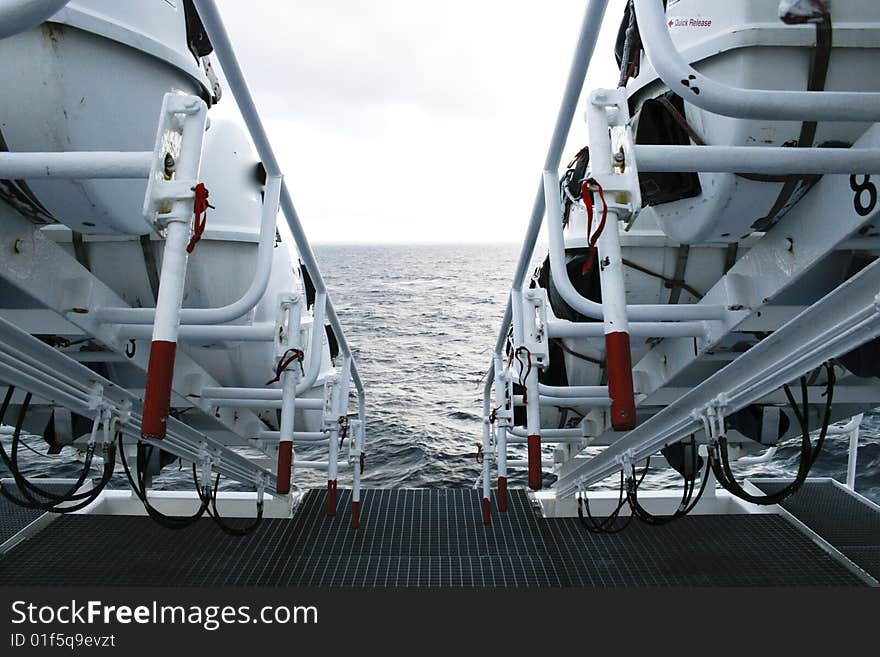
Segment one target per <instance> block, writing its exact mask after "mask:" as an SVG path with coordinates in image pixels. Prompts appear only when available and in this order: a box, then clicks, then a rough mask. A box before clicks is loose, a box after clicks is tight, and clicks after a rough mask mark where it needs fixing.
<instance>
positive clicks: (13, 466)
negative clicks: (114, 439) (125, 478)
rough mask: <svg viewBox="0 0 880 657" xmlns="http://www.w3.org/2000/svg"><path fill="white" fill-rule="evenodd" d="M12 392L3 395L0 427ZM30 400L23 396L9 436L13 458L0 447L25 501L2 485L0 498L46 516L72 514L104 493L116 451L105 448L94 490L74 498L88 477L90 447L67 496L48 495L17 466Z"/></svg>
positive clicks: (90, 458)
mask: <svg viewBox="0 0 880 657" xmlns="http://www.w3.org/2000/svg"><path fill="white" fill-rule="evenodd" d="M14 391H15V389H14V387H12V386H10V387H9V389H8V390H7V392H6V397H5V399H4V400H3V405H2V407H0V423H2V421H3V418H4V417H5V416H6V411H7V410H8V408H9V404H10V402H11V400H12V395H13V393H14ZM31 399H32V394H31V393H27V394H26V395H25V398H24V401H23V402H22V405H21V408H20V409H19V413H18V419H17V421H16V424H15V430H14V432H13V435H12V458H10V457H9V455H8V454H7V453H6V450H5V449H4V448H3V445H2V444H0V457H2V459H3V462H4V463H5V464H6V466H7V467H8V468H9V470H10V472H11V473H12V476H13V479H14V481H15V483H16V485H17V487H18V490H19V491H20V493H21V494H22V495H23V496H24V499H21V498H18V497H16V496H15V495H13V494H12V493H10V492H9V491H8V490H7V489H6V488H4V487H3V486H2V485H0V494H2V495H3V497H5V498H6V499H8V500H9V501H10V502H12V503H14V504H17V505H19V506H23V507H26V508H31V509H37V510H40V511H45V512H47V513H73V512H74V511H79V510H81V509H84V508H85V507H87V506H89V505H90V504H92V502H94V501H95V500H97V499H98V496H99V495H100V494H101V492H102V491H103V489H104V488H105V487H106V486H107V484H108V483H109V481H110V479H111V478H112V476H113V470H114V468H115V464H116V452H115V448H113V446H112V445H111V446H110V447H109V448H107V447H106V446H105V451H104V472H103V474H102V477H101V480H100V482H99V483H98V485H97V486H95V487H93V488H92V489H90V490H88V491H85V492H83V493H76V494H75V492H76V491H77V490H79V488H80V487H81V486H82V485H83V483H84V482H85V480H86V477H87V476H88V473H89V472H90V470H91V463H92V454H93V453H94V446H91V445H90V448H89V450H88V452H87V456H86V462H85V466H84V468H83V470H82V473H81V475H80V477H79V479H78V480H77V482H76V483H75V484H74V485H73V486H72V487H71V488H70V489H68V491H67V493H66V494H61V495H58V494H56V493H50V492H49V491H46V490H43V489H42V488H40V487H38V486H36V485H34V484H33V483H32V482H30V481H29V480H28V479H27V478H26V477H25V476H24V475H23V474H22V473H21V470H20V468H19V466H18V444H19V441H20V439H21V430H22V426H23V424H24V419H25V417H26V415H27V410H28V408H29V407H30V402H31ZM35 495H41V496H43V497H45V498H47V499H49V500H52V501H49V502H47V501H44V500H41V499H38V498H37V497H35ZM71 502H78V504H70V503H71ZM62 504H68V506H61V505H62Z"/></svg>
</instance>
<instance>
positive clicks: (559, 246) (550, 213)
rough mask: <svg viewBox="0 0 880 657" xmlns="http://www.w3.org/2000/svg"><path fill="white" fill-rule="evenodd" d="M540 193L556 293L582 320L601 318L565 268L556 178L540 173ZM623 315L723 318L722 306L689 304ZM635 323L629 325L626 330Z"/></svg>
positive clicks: (612, 220)
mask: <svg viewBox="0 0 880 657" xmlns="http://www.w3.org/2000/svg"><path fill="white" fill-rule="evenodd" d="M544 193H545V196H546V199H547V201H546V202H547V238H548V241H549V242H550V272H551V274H552V275H553V284H554V286H555V287H556V291H557V292H559V295H560V296H561V297H562V299H563V300H564V301H565V303H567V304H568V305H569V306H570V307H571V308H573V309H574V310H576V311H577V312H579V313H580V314H581V315H584V316H585V317H590V318H592V319H597V320H601V319H603V312H602V304H601V303H597V302H595V301H592V300H591V299H587V298H586V297H584V296H581V293H580V292H578V291H577V290H576V289H575V287H574V285H573V284H572V282H571V279H569V277H568V270H567V269H566V268H565V237H564V235H563V227H562V205H561V203H560V201H559V176H558V174H557V173H555V172H554V171H544ZM608 222H609V225H608V226H607V228H606V229H605V230H617V217H616V215H615V213H614V212H611V211H610V210H609V212H608ZM626 312H627V316H628V317H629V318H630V319H631V320H648V321H664V320H667V321H675V320H710V319H723V318H724V317H725V316H726V315H727V309H726V308H725V307H724V306H709V305H703V304H699V303H693V304H672V305H671V304H640V305H628V306H627V307H626ZM634 325H635V324H634V323H633V322H631V323H630V328H632V327H633V326H634Z"/></svg>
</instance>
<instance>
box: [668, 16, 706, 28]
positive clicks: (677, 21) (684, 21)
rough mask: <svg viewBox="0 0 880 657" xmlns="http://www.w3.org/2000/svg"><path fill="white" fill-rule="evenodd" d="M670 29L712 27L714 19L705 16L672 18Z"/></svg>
mask: <svg viewBox="0 0 880 657" xmlns="http://www.w3.org/2000/svg"><path fill="white" fill-rule="evenodd" d="M668 25H669V27H712V19H711V18H706V17H704V16H691V17H680V18H670V19H669V22H668Z"/></svg>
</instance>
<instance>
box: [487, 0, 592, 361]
mask: <svg viewBox="0 0 880 657" xmlns="http://www.w3.org/2000/svg"><path fill="white" fill-rule="evenodd" d="M607 7H608V0H590V2H589V4H588V5H587V9H586V11H585V12H584V18H583V20H582V22H581V30H580V34H579V35H578V42H577V46H576V47H575V51H574V57H573V58H572V62H571V68H570V69H569V71H568V79H567V80H566V83H565V92H564V93H563V96H562V102H561V103H560V105H559V113H558V114H557V116H556V124H555V125H554V127H553V137H552V138H551V139H550V146H549V148H548V149H547V156H546V158H545V159H544V169H545V170H547V169H557V168H558V167H559V163H560V161H561V160H562V151H563V149H564V148H565V142H566V140H567V138H568V133H569V130H570V129H571V122H572V119H573V118H574V113H575V110H576V109H577V103H578V99H579V98H580V95H581V89H582V88H583V86H584V79H585V78H586V75H587V70H588V69H589V67H590V61H591V60H592V58H593V52H594V51H595V49H596V41H597V40H598V38H599V30H600V29H601V27H602V21H603V19H604V18H605V10H606V8H607ZM543 220H544V182H543V179H541V180H539V182H538V191H537V192H536V193H535V200H534V202H533V204H532V214H531V217H530V219H529V226H528V228H527V229H526V236H525V239H524V241H523V246H522V249H521V250H520V254H519V259H518V261H517V264H516V271H515V273H514V276H513V288H514V289H522V286H523V282H524V281H525V277H526V274H527V273H528V271H529V265H530V264H531V261H532V254H533V253H534V251H535V245H536V244H537V242H538V235H540V233H541V224H542V223H543ZM511 318H512V310H511V302H510V300H508V302H507V307H506V308H505V309H504V317H503V319H502V320H501V330H500V331H499V333H498V340H497V341H496V343H495V351H496V352H497V353H501V352H502V351H503V350H504V342H505V340H506V339H507V329H508V327H509V326H510V321H511ZM490 369H494V364H493V366H492V367H491V368H490Z"/></svg>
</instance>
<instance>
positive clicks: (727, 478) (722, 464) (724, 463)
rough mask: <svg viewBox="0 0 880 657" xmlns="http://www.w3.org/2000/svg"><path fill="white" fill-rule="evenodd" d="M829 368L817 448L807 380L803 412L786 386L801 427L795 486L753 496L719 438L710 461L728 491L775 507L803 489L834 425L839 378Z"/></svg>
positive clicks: (803, 388)
mask: <svg viewBox="0 0 880 657" xmlns="http://www.w3.org/2000/svg"><path fill="white" fill-rule="evenodd" d="M825 369H826V371H827V380H826V384H825V412H824V414H823V417H822V427H821V429H820V431H819V438H818V439H817V440H816V445H815V446H813V444H812V442H811V441H810V427H809V410H810V400H809V391H808V388H807V378H806V377H801V380H800V384H801V399H802V403H803V411H801V409H800V408H798V405H797V403H796V402H795V400H794V396H793V395H792V394H791V390H790V389H789V388H788V386H784V389H785V394H786V397H788V401H789V404H790V405H791V407H792V411H793V412H794V415H795V418H796V419H797V421H798V424H799V425H800V427H801V456H800V461H799V463H798V472H797V475H795V478H794V479H793V480H792V481H791V483H789V484H788V485H786V486H784V487H783V488H782V489H780V490H778V491H776V492H774V493H768V494H766V495H752V494H751V493H749V492H748V491H746V490H745V489H744V488H743V487H742V486H741V485H740V484H739V483H738V482H737V481H736V478H735V476H734V474H733V470H732V469H731V467H730V455H729V454H728V450H727V438H726V437H724V436H722V437H721V438H719V439H718V442H717V444H716V445H715V446H713V447H712V448H711V449H710V450H709V460H710V462H711V464H712V471H713V473H714V474H715V478H716V479H717V480H718V483H720V484H721V486H722V487H724V488H725V489H726V490H727V491H728V492H730V493H731V494H732V495H735V496H737V497H739V498H740V499H743V500H745V501H747V502H751V503H752V504H760V505H772V504H779V503H780V502H781V501H782V500H784V499H785V498H787V497H788V496H790V495H791V494H793V493H795V492H796V491H797V490H798V489H800V487H801V486H802V485H803V483H804V481H806V479H807V475H808V474H809V472H810V470H811V469H812V467H813V464H814V463H815V461H816V459H817V458H818V456H819V453H820V452H821V451H822V446H823V445H824V444H825V437H826V436H827V434H828V426H829V424H830V423H831V406H832V403H833V400H834V384H835V382H836V376H835V374H834V366H833V365H832V364H831V362H827V363H825Z"/></svg>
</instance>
